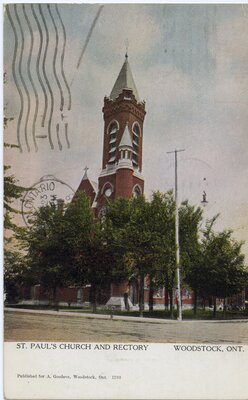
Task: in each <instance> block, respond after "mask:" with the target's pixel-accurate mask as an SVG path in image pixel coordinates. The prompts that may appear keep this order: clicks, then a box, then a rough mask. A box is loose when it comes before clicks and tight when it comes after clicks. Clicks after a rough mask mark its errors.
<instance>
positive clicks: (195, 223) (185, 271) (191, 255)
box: [179, 201, 203, 313]
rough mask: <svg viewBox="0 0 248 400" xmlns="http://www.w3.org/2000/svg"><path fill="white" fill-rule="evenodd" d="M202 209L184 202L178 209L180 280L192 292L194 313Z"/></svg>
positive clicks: (198, 269)
mask: <svg viewBox="0 0 248 400" xmlns="http://www.w3.org/2000/svg"><path fill="white" fill-rule="evenodd" d="M202 213H203V211H202V209H201V208H200V207H195V206H192V205H190V204H189V203H188V201H184V202H183V203H182V204H181V206H180V209H179V233H180V235H179V238H180V264H181V279H182V282H184V284H186V285H187V284H188V285H189V286H190V287H191V288H192V289H193V291H194V312H195V313H196V309H197V295H198V290H199V282H200V280H201V257H202V251H201V250H202V249H201V242H200V235H199V233H200V225H201V223H202Z"/></svg>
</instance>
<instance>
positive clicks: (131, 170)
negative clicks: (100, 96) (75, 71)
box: [77, 54, 148, 308]
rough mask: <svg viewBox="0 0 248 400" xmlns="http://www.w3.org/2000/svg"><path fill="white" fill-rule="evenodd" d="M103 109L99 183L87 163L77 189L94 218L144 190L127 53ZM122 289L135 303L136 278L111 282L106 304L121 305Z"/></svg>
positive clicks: (141, 108)
mask: <svg viewBox="0 0 248 400" xmlns="http://www.w3.org/2000/svg"><path fill="white" fill-rule="evenodd" d="M102 112H103V118H104V133H103V135H104V138H103V155H102V170H101V173H100V175H99V177H98V187H97V188H96V185H95V184H94V183H93V182H91V180H90V179H89V177H88V174H87V169H88V168H87V167H86V168H85V173H84V176H83V178H82V181H81V182H80V185H79V187H78V189H77V192H78V191H84V192H85V193H86V194H87V196H88V197H89V198H90V201H91V207H92V208H93V209H94V212H95V215H96V217H97V218H100V217H101V215H102V214H103V213H104V207H105V204H106V202H107V201H109V200H114V199H117V198H118V197H126V198H131V197H133V196H139V195H141V194H143V193H144V178H143V176H142V142H143V124H144V119H145V114H146V111H145V102H144V101H140V99H139V95H138V91H137V88H136V85H135V82H134V79H133V75H132V72H131V69H130V65H129V62H128V55H127V54H126V55H125V61H124V64H123V66H122V68H121V70H120V73H119V75H118V77H117V79H116V82H115V84H114V86H113V89H112V91H111V93H110V96H109V97H105V98H104V106H103V109H102ZM124 293H128V297H129V299H128V301H129V305H130V307H131V306H132V305H133V304H135V303H137V301H138V282H137V281H136V280H135V278H133V279H132V280H131V281H130V282H123V283H122V284H120V285H116V284H113V285H111V290H110V299H109V301H108V302H107V305H108V306H115V307H118V308H124V296H123V295H124ZM147 295H148V293H147Z"/></svg>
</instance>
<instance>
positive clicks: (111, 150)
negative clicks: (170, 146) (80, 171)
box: [32, 54, 192, 309]
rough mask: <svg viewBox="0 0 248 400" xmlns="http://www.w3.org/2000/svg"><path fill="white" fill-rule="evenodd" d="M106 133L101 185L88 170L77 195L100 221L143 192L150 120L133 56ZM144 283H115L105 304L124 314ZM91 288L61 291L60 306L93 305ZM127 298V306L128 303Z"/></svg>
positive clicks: (159, 300) (116, 90)
mask: <svg viewBox="0 0 248 400" xmlns="http://www.w3.org/2000/svg"><path fill="white" fill-rule="evenodd" d="M102 112H103V119H104V133H103V136H104V137H103V155H102V170H101V173H100V175H99V177H98V184H96V183H94V182H92V181H91V180H90V179H89V177H88V173H87V170H88V168H87V167H86V168H85V173H84V175H83V178H82V180H81V182H80V184H79V186H78V188H77V191H76V193H78V192H80V191H83V192H84V193H86V195H87V196H88V197H89V199H90V203H91V207H92V209H93V210H94V213H95V216H96V218H101V216H102V215H103V214H104V208H105V205H106V203H107V202H108V201H109V200H114V199H117V198H119V197H125V198H131V197H133V196H139V195H142V194H143V193H144V178H143V175H142V144H143V124H144V119H145V115H146V111H145V102H144V101H140V98H139V95H138V91H137V88H136V85H135V82H134V79H133V75H132V72H131V69H130V65H129V62H128V55H127V54H126V55H125V61H124V63H123V66H122V68H121V70H120V73H119V75H118V77H117V79H116V82H115V84H114V86H113V89H112V91H111V93H110V96H109V97H105V98H104V105H103V109H102ZM138 287H139V282H138V280H137V278H136V277H132V278H131V279H130V280H129V281H128V282H122V283H120V284H112V285H111V287H110V288H109V291H105V298H104V297H103V298H101V299H100V302H101V303H102V304H106V305H107V306H114V307H116V308H120V309H124V308H126V307H125V306H127V302H128V305H129V307H130V308H131V307H132V306H133V305H136V304H137V303H138ZM89 297H90V285H87V286H86V287H84V288H75V287H71V288H60V289H58V299H59V302H60V303H68V302H70V304H75V303H77V304H82V303H85V302H88V301H89ZM32 298H33V299H34V300H39V301H42V300H45V299H46V296H44V295H43V293H42V291H41V288H40V286H39V285H37V286H36V287H34V288H33V293H32ZM182 298H183V302H184V304H192V298H191V296H190V295H189V293H188V292H187V293H186V292H185V293H183V294H182ZM124 299H126V304H125V302H124ZM164 299H165V292H164V289H161V290H159V291H157V292H156V293H154V297H153V301H154V305H156V304H161V305H162V304H164ZM144 301H145V303H148V301H149V281H146V279H145V282H144Z"/></svg>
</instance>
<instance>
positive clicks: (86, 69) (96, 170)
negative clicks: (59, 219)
mask: <svg viewBox="0 0 248 400" xmlns="http://www.w3.org/2000/svg"><path fill="white" fill-rule="evenodd" d="M8 14H9V15H10V18H9V15H8ZM35 15H36V17H37V18H38V22H39V24H40V29H41V30H42V33H43V42H42V46H41V36H40V33H39V26H38V24H37V22H36V20H35ZM42 15H43V17H44V20H45V23H46V26H47V30H48V35H49V38H48V46H47V56H46V61H45V72H46V75H47V78H48V81H49V82H50V87H51V90H52V94H53V114H52V118H51V127H50V134H51V137H50V141H49V129H48V125H49V115H50V112H51V103H52V97H51V95H50V92H49V90H48V86H47V85H45V75H44V72H43V69H42V60H43V59H44V54H45V44H46V39H47V36H46V30H45V25H44V22H43V20H42ZM59 15H60V18H59ZM10 19H11V20H12V24H13V25H14V29H15V32H16V33H14V29H13V26H12V25H11V21H10ZM18 21H19V22H18ZM53 21H54V23H53ZM61 21H62V23H63V25H62V23H61ZM93 22H95V23H94V24H93ZM93 25H94V26H93ZM63 26H64V31H63ZM64 33H65V34H66V42H64ZM22 35H23V41H22ZM127 43H128V45H127ZM247 43H248V5H237V4H236V5H235V4H232V5H230V4H221V5H217V4H212V5H211V4H208V5H202V4H193V5H188V4H181V5H180V4H156V5H153V4H132V5H130V4H104V5H103V7H101V8H100V6H99V5H98V4H58V6H57V9H56V7H55V4H51V5H50V6H49V7H48V6H47V5H45V4H42V6H41V12H40V10H39V7H38V4H35V5H34V6H33V9H32V8H31V5H30V4H26V5H25V6H24V7H23V6H22V5H21V4H18V5H17V6H16V10H15V9H14V6H13V5H10V6H9V8H8V13H7V12H6V11H5V16H4V71H5V73H6V83H5V84H4V107H5V115H6V116H7V117H13V118H14V119H13V121H10V122H9V123H8V126H7V128H6V130H5V141H6V142H8V143H13V144H18V143H19V144H20V146H21V148H22V152H20V149H17V148H12V149H6V150H5V164H9V165H11V172H12V173H13V174H14V175H15V176H16V178H17V179H18V180H19V183H20V184H21V185H24V186H32V185H33V184H34V183H35V182H37V181H39V179H40V178H41V177H43V176H45V175H54V176H55V177H56V178H58V179H60V180H62V181H63V182H65V183H67V184H69V185H70V186H71V187H72V188H73V189H74V190H76V189H77V187H78V185H79V183H80V181H81V179H82V176H83V174H84V168H85V166H88V168H89V170H88V176H89V177H90V179H92V180H93V181H97V178H98V176H99V174H100V172H101V163H102V145H103V127H104V124H103V115H102V107H103V99H104V96H109V94H110V92H111V90H112V87H113V85H114V83H115V80H116V78H117V76H118V74H119V71H120V69H121V66H122V64H123V62H124V59H125V52H126V46H128V57H129V63H130V67H131V70H132V74H133V77H134V80H135V83H136V86H137V89H138V92H139V97H140V99H141V100H145V102H146V112H147V114H146V117H145V123H144V137H143V176H144V178H145V195H146V196H147V197H148V198H150V197H151V195H152V192H153V191H155V190H160V191H161V192H165V191H167V190H169V189H171V188H173V186H174V158H173V154H167V152H169V151H173V150H175V149H184V150H185V151H184V152H181V153H178V182H179V187H178V188H179V200H180V201H182V200H185V199H188V200H189V201H190V203H192V204H195V205H201V201H202V198H203V191H205V192H206V195H207V201H208V203H207V205H206V206H205V207H204V218H205V219H207V218H211V217H213V216H214V215H216V214H217V213H220V217H219V220H218V223H217V224H216V229H219V230H221V229H225V228H231V229H233V231H234V233H233V235H234V237H235V238H236V239H238V240H244V241H245V240H247V237H248V202H247V198H248V184H247V183H248V182H247V176H248V132H247V127H248V113H247V105H248V74H247V65H248V46H247ZM22 44H23V46H22ZM64 45H65V46H64ZM63 46H64V48H63ZM31 49H32V50H31ZM56 49H57V50H56ZM63 49H64V51H63ZM22 50H23V51H22ZM55 50H56V51H55ZM39 53H40V54H39ZM82 53H83V54H82ZM55 54H56V59H55V65H56V72H57V80H56V76H55V75H54V65H53V62H54V57H55ZM81 56H82V57H81ZM62 59H63V68H61V62H62V61H61V60H62ZM80 59H81V62H80ZM37 65H38V67H37ZM37 68H38V69H37ZM37 71H38V72H39V73H40V77H41V78H42V79H41V80H42V81H43V82H44V85H45V86H46V91H45V92H46V94H47V102H48V107H47V112H46V115H45V123H44V127H42V118H43V117H44V110H45V94H44V91H43V89H42V85H41V84H40V81H39V79H38V78H39V76H38V72H37ZM20 72H21V75H22V79H23V81H22V80H21V75H20ZM63 73H64V75H63ZM14 75H15V76H16V79H17V81H18V85H19V88H20V87H21V95H22V96H23V103H22V102H21V95H20V93H19V92H18V89H17V86H16V84H15V77H14ZM30 76H31V79H30ZM23 82H24V84H25V83H26V91H25V85H23ZM32 82H33V85H32ZM58 82H59V83H60V86H61V87H59V84H58ZM34 87H35V89H36V94H35V90H34ZM61 90H62V95H61ZM27 93H28V94H27ZM28 95H29V99H28ZM70 96H71V109H70V110H68V106H69V103H70ZM37 98H38V100H39V103H38V106H37ZM61 98H63V99H64V105H63V111H62V112H61V111H60V107H61ZM29 106H30V107H29ZM28 110H29V111H28ZM21 111H22V116H21V117H20V115H21ZM27 114H28V117H27ZM35 114H37V117H36V121H35V133H34V130H33V129H34V128H33V124H34V119H35V118H34V117H35ZM61 114H63V115H62V117H61ZM26 117H27V118H26ZM62 118H63V119H62ZM26 119H27V126H26V128H25V123H26ZM18 121H19V122H20V124H19V128H18ZM65 123H67V124H68V125H67V127H68V131H67V136H66V134H65ZM57 124H59V140H58V136H57V128H56V125H57ZM18 135H19V136H18ZM35 135H36V136H38V138H36V139H35V140H34V137H36V136H35ZM45 136H46V137H45ZM51 141H52V145H53V147H54V148H53V149H52V146H51ZM27 142H28V145H27ZM28 146H29V147H30V151H28ZM243 251H244V252H245V253H246V256H248V246H247V244H246V245H245V246H244V247H243Z"/></svg>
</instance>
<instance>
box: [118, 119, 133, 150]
mask: <svg viewBox="0 0 248 400" xmlns="http://www.w3.org/2000/svg"><path fill="white" fill-rule="evenodd" d="M124 146H125V147H126V146H128V147H131V148H133V144H132V140H131V135H130V132H129V128H128V122H126V126H125V129H124V132H123V135H122V138H121V141H120V144H119V147H124Z"/></svg>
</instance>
